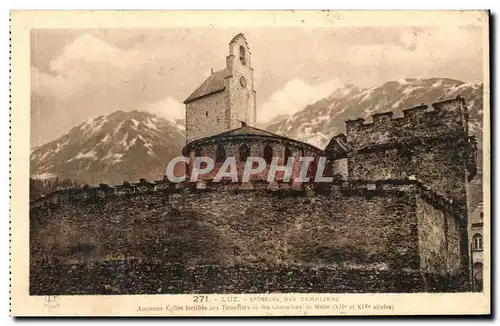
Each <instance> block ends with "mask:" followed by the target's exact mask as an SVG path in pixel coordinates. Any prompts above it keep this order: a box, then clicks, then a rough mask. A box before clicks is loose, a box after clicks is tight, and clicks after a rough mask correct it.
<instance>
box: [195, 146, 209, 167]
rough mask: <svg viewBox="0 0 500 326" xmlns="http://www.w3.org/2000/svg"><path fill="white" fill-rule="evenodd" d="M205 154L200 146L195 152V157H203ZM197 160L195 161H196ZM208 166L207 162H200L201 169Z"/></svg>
mask: <svg viewBox="0 0 500 326" xmlns="http://www.w3.org/2000/svg"><path fill="white" fill-rule="evenodd" d="M202 156H203V155H202V154H201V150H200V149H199V148H197V149H196V152H195V153H194V157H195V159H196V157H202ZM194 162H195V161H193V163H194ZM206 167H207V162H200V169H204V168H206Z"/></svg>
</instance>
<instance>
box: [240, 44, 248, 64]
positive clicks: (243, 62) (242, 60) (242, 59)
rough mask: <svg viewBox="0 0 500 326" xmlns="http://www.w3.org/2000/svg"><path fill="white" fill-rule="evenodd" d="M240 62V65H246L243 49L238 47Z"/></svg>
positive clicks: (241, 46)
mask: <svg viewBox="0 0 500 326" xmlns="http://www.w3.org/2000/svg"><path fill="white" fill-rule="evenodd" d="M240 61H241V64H242V65H246V64H247V60H246V56H245V47H244V46H243V45H240Z"/></svg>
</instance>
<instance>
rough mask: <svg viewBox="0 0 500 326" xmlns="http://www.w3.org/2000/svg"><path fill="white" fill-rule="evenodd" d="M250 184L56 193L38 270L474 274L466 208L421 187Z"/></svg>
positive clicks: (35, 210) (39, 230) (40, 229)
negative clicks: (108, 267)
mask: <svg viewBox="0 0 500 326" xmlns="http://www.w3.org/2000/svg"><path fill="white" fill-rule="evenodd" d="M248 184H249V185H252V188H250V189H243V188H242V186H238V185H232V184H206V185H205V187H204V189H199V188H197V186H196V185H194V184H193V185H190V186H189V188H184V189H183V188H171V187H170V188H169V187H167V188H163V189H160V188H158V187H156V188H148V187H146V186H143V187H142V188H140V187H137V188H136V191H134V192H128V193H127V192H119V193H117V192H111V191H109V192H103V194H101V195H97V192H98V191H103V190H102V189H100V188H98V189H97V192H96V191H95V190H93V189H90V190H87V194H88V196H79V197H75V196H73V194H72V193H71V192H62V193H58V194H57V195H53V196H49V197H47V198H45V199H43V200H42V201H39V202H37V203H33V204H32V205H31V209H30V250H31V259H30V263H31V265H32V266H38V267H37V268H42V269H43V268H44V266H52V265H57V266H65V265H68V264H70V265H71V264H82V263H83V264H87V265H88V264H90V265H92V264H96V263H98V262H106V261H117V260H130V259H132V260H138V261H140V262H141V264H142V263H144V264H146V265H147V264H151V263H153V264H154V263H155V262H162V263H182V264H185V265H187V266H193V267H194V266H202V265H216V266H222V267H224V268H225V267H230V266H235V265H252V264H259V265H265V266H278V265H280V266H281V265H282V266H302V267H304V268H306V266H316V267H320V266H326V267H328V268H334V269H340V270H352V269H355V270H378V271H392V272H394V273H403V271H420V272H422V273H424V274H426V275H430V276H429V277H428V278H426V279H427V281H426V282H429V280H430V282H431V283H432V282H433V284H437V283H440V282H441V283H442V282H443V280H450V279H456V277H458V276H460V275H462V276H463V275H464V273H463V272H464V266H468V265H467V264H468V262H467V258H465V259H464V251H463V248H464V247H463V244H464V242H465V243H467V237H466V235H465V238H464V235H463V228H462V226H463V220H461V219H460V217H461V211H460V209H457V208H456V207H455V206H454V204H453V201H450V200H447V199H446V198H444V197H442V196H439V195H437V194H435V193H434V192H433V191H432V190H431V189H430V188H429V187H426V186H423V185H422V184H421V183H419V182H418V181H390V180H386V181H379V182H376V183H374V184H366V183H364V182H363V181H357V182H342V181H339V182H336V183H332V184H328V185H326V186H325V184H317V185H314V184H310V185H307V184H305V185H302V187H301V188H299V189H290V188H285V187H284V185H279V186H280V187H283V188H280V189H273V188H269V185H268V184H267V183H264V182H263V183H255V182H254V183H248ZM180 185H182V186H188V185H189V184H188V183H186V184H180ZM176 186H179V185H176ZM137 189H142V190H137ZM467 255H468V253H467V252H466V251H465V256H466V257H467ZM47 264H48V265H47ZM302 267H297V268H302ZM433 280H434V281H433ZM462 281H463V279H462ZM464 284H465V283H464ZM461 286H462V285H461Z"/></svg>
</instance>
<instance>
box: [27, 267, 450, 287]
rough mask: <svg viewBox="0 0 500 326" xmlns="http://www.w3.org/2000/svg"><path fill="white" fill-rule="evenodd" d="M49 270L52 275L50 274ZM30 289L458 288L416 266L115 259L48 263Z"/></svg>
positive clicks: (34, 275)
mask: <svg viewBox="0 0 500 326" xmlns="http://www.w3.org/2000/svg"><path fill="white" fill-rule="evenodd" d="M46 275H53V276H54V277H53V278H47V277H46ZM30 285H31V286H30V295H54V294H57V295H75V294H80V295H81V294H196V293H203V294H206V293H219V294H221V293H229V294H234V293H377V292H378V293H380V292H385V293H398V292H405V293H408V292H435V291H457V286H456V283H453V280H452V279H451V280H450V279H445V280H439V282H432V283H431V282H429V281H428V280H424V278H423V277H422V275H421V273H420V272H418V271H401V270H399V271H381V270H355V269H351V270H345V269H335V268H331V267H327V266H322V267H311V266H286V265H277V266H259V265H245V266H241V265H235V266H231V267H220V266H212V265H204V266H197V267H193V266H186V265H183V264H178V263H174V264H168V263H167V264H145V263H141V262H138V261H133V260H132V261H111V262H100V263H96V264H87V265H81V264H75V265H45V266H43V267H42V268H37V269H32V271H31V273H30Z"/></svg>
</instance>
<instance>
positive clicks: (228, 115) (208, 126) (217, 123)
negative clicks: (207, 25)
mask: <svg viewBox="0 0 500 326" xmlns="http://www.w3.org/2000/svg"><path fill="white" fill-rule="evenodd" d="M184 104H185V105H186V140H187V142H188V143H189V142H191V141H194V140H197V139H200V138H203V137H208V136H213V135H215V134H218V133H221V132H224V131H228V130H230V129H235V128H237V127H239V126H240V122H239V121H244V122H246V123H248V124H250V125H254V124H255V121H256V108H255V89H254V81H253V68H252V60H251V53H250V48H249V46H248V43H247V40H246V39H245V36H244V35H243V34H238V35H236V36H235V37H234V38H233V39H232V40H231V42H229V55H228V56H227V57H226V68H224V69H222V70H218V71H215V72H214V71H212V74H211V75H210V76H209V77H208V78H207V79H206V80H205V81H204V82H203V83H201V85H200V86H199V87H198V88H196V90H195V91H194V92H193V93H191V95H189V96H188V98H186V100H185V101H184Z"/></svg>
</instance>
